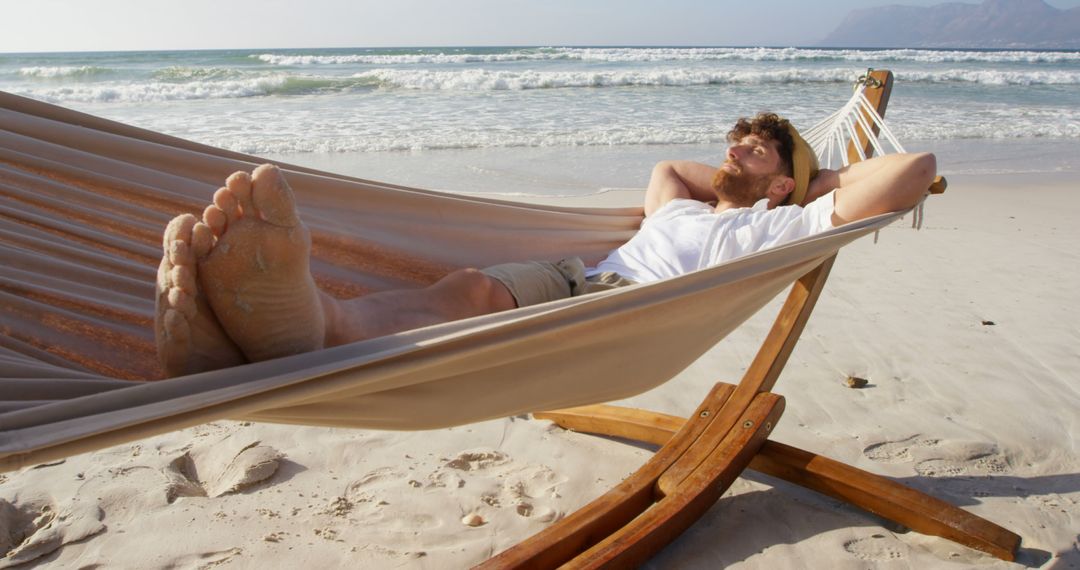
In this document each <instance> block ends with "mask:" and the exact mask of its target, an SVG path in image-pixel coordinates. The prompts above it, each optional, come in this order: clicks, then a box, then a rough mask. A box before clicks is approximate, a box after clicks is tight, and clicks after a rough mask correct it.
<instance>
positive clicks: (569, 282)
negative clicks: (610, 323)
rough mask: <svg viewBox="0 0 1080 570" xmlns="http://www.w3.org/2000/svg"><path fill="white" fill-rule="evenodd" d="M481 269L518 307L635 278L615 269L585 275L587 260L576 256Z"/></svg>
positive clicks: (631, 283) (593, 290) (631, 282)
mask: <svg viewBox="0 0 1080 570" xmlns="http://www.w3.org/2000/svg"><path fill="white" fill-rule="evenodd" d="M480 271H481V272H482V273H484V274H485V275H487V276H489V277H494V278H495V279H497V280H499V282H500V283H502V284H503V285H506V288H507V289H509V290H510V294H511V295H513V296H514V300H515V301H517V306H519V307H528V306H529V305H538V304H540V303H547V302H548V301H556V300H558V299H566V298H567V297H577V296H578V295H586V294H588V293H596V292H598V291H606V290H608V289H614V288H616V287H625V286H627V285H633V284H634V282H633V281H630V280H629V279H626V278H624V277H622V276H621V275H619V274H618V273H615V272H613V271H606V272H604V273H599V274H597V275H593V276H592V277H589V278H586V277H585V263H584V262H582V261H581V259H580V258H577V257H570V258H567V259H563V260H562V261H557V262H554V263H552V262H550V261H524V262H519V263H503V264H501V265H493V266H491V267H488V268H486V269H481V270H480Z"/></svg>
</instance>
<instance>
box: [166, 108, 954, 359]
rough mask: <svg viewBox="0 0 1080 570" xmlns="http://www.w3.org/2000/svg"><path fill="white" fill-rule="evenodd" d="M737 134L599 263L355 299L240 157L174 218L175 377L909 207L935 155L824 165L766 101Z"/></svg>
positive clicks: (454, 276) (503, 305)
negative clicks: (326, 276) (322, 275)
mask: <svg viewBox="0 0 1080 570" xmlns="http://www.w3.org/2000/svg"><path fill="white" fill-rule="evenodd" d="M728 141H729V143H730V146H729V147H728V150H727V153H726V156H725V160H724V163H723V164H722V165H721V166H720V168H719V169H717V168H715V167H711V166H708V165H705V164H700V163H694V162H686V161H668V162H661V163H660V164H658V165H657V166H656V167H655V168H654V169H653V172H652V177H651V179H650V180H649V186H648V189H647V190H646V193H645V215H646V218H645V221H644V222H643V223H642V226H641V230H640V231H639V232H638V233H637V234H636V235H635V236H634V237H633V238H632V239H631V240H630V241H628V242H627V243H626V244H624V245H623V246H621V247H619V248H618V249H616V250H615V251H613V252H612V253H611V254H610V255H609V256H608V257H607V258H606V259H605V260H603V261H602V262H600V263H599V264H598V265H597V267H595V268H589V269H586V268H585V267H584V265H583V264H582V262H581V261H580V260H578V259H576V258H573V259H565V260H562V261H559V262H555V263H552V262H546V261H545V262H525V263H511V264H504V265H498V266H494V267H489V268H487V269H484V270H477V269H463V270H459V271H455V272H452V273H450V274H449V275H447V276H446V277H444V278H442V279H441V280H439V281H438V282H436V283H435V284H433V285H431V286H430V287H427V288H425V289H414V290H401V291H383V292H379V293H374V294H371V295H366V296H363V297H357V298H354V299H348V300H344V301H343V300H339V299H335V298H334V297H331V296H330V295H328V294H326V293H324V292H322V291H320V290H319V289H318V288H317V287H316V286H315V283H314V280H313V279H312V277H311V273H310V269H309V265H308V264H309V254H310V247H311V240H310V235H309V233H308V231H307V228H306V227H305V226H304V225H303V223H301V221H300V219H299V217H298V215H297V213H296V209H295V206H294V203H293V197H292V192H291V190H290V189H289V187H288V185H287V184H286V182H285V180H284V179H283V178H282V176H281V174H280V172H279V171H278V170H277V169H276V168H275V167H273V166H270V165H264V166H261V167H259V168H257V169H256V170H255V171H254V172H253V173H252V174H251V175H248V174H247V173H245V172H237V173H235V174H233V175H232V176H230V177H229V178H228V180H227V181H226V186H225V187H224V188H221V189H220V190H218V192H217V193H216V194H215V195H214V203H213V204H211V205H210V206H208V207H207V208H206V210H205V212H204V213H203V218H202V220H201V221H200V220H198V219H196V218H195V217H194V216H192V215H190V214H187V215H183V216H180V217H177V218H176V219H174V220H173V221H172V222H170V224H169V226H168V227H167V228H166V231H165V236H164V247H165V255H164V256H163V258H162V261H161V265H160V267H159V270H158V286H157V287H158V301H157V305H158V308H157V318H156V322H155V330H156V334H157V343H158V353H159V357H160V359H161V362H162V365H163V366H164V368H165V370H166V373H167V374H168V375H169V376H175V375H180V374H190V373H194V372H200V371H203V370H211V369H216V368H222V367H226V366H232V365H235V364H239V363H242V362H246V361H252V362H253V361H260V360H266V359H270V358H277V357H280V356H285V355H289V354H297V353H301V352H307V351H311V350H318V349H321V348H324V347H329V346H336V345H340V344H345V343H349V342H355V341H359V340H363V339H367V338H374V337H378V336H383V335H387V334H392V333H395V332H400V331H403V330H409V329H414V328H419V327H422V326H428V325H432V324H437V323H441V322H447V321H451V320H457V319H462V318H467V317H472V316H477V315H483V314H489V313H494V312H499V311H504V310H509V309H513V308H515V307H519V306H526V305H531V304H536V303H541V302H546V301H550V300H554V299H559V298H564V297H568V296H573V295H580V294H585V293H590V292H594V291H598V290H602V289H606V288H611V287H618V286H623V285H628V284H632V283H636V282H650V281H656V280H660V279H665V278H668V277H673V276H676V275H682V274H684V273H687V272H689V271H694V270H697V269H701V268H704V267H708V266H711V265H715V264H717V263H720V262H723V261H725V260H728V259H733V258H735V257H738V256H740V255H744V254H747V253H752V252H755V251H760V250H762V249H765V248H768V247H773V246H776V245H779V244H782V243H785V242H787V241H790V240H793V239H797V238H799V237H804V236H808V235H812V234H814V233H817V232H820V231H823V230H825V229H828V228H831V227H834V226H839V225H841V224H845V223H848V222H852V221H855V220H859V219H862V218H866V217H869V216H874V215H877V214H882V213H886V212H891V211H897V210H903V209H906V208H909V207H911V206H913V205H915V204H916V203H917V202H918V201H919V200H920V199H921V198H922V196H923V195H924V194H925V193H926V189H927V188H928V187H929V185H930V182H931V181H932V179H933V177H934V173H935V168H936V166H935V159H934V156H933V155H931V154H900V155H890V156H886V157H879V158H874V159H871V160H867V161H864V162H861V163H857V164H854V165H852V166H849V167H846V168H843V169H841V170H839V171H832V170H821V171H820V173H816V170H817V162H816V159H814V155H813V153H812V152H811V151H810V149H809V147H808V146H807V145H806V143H805V141H803V140H802V138H801V137H799V135H798V133H797V131H795V129H794V127H792V126H791V125H790V124H789V123H788V121H786V120H785V119H782V118H780V117H778V116H777V115H774V114H769V113H763V114H759V115H758V116H757V117H755V118H754V119H753V120H747V119H740V120H739V122H738V123H737V124H736V125H735V127H734V128H733V129H732V130H731V132H730V133H728ZM815 174H816V176H815ZM786 202H790V205H783V204H784V203H786ZM803 204H806V206H805V207H803V206H802V205H803Z"/></svg>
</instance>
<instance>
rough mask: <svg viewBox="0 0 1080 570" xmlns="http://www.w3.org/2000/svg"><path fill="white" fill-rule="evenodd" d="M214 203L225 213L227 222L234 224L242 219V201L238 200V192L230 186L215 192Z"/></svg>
mask: <svg viewBox="0 0 1080 570" xmlns="http://www.w3.org/2000/svg"><path fill="white" fill-rule="evenodd" d="M214 205H215V206H217V208H218V209H219V210H221V211H222V212H224V213H225V219H226V223H227V224H229V225H232V224H234V223H236V220H238V219H240V203H239V202H237V200H236V194H234V193H233V191H232V190H229V189H228V188H219V189H218V191H217V192H214Z"/></svg>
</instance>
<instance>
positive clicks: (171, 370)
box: [158, 310, 191, 376]
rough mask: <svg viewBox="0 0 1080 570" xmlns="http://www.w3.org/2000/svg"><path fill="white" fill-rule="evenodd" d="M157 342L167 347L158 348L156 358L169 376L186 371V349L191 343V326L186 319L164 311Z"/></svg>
mask: <svg viewBox="0 0 1080 570" xmlns="http://www.w3.org/2000/svg"><path fill="white" fill-rule="evenodd" d="M158 331H159V332H158V334H160V335H161V338H159V343H161V344H163V345H164V346H166V347H168V349H167V350H159V351H158V358H160V359H161V365H162V367H163V368H164V369H165V371H166V372H167V373H168V375H169V376H177V375H179V374H183V373H184V372H186V370H185V368H186V366H187V359H188V352H189V351H188V349H189V345H190V343H191V328H190V327H189V326H188V321H187V319H186V318H185V317H184V316H182V315H181V314H180V313H178V312H176V311H173V310H168V311H165V315H164V318H163V319H162V325H161V328H160V329H158Z"/></svg>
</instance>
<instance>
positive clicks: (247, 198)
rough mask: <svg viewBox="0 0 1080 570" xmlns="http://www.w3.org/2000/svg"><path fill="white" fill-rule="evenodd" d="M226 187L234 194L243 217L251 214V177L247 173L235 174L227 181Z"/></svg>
mask: <svg viewBox="0 0 1080 570" xmlns="http://www.w3.org/2000/svg"><path fill="white" fill-rule="evenodd" d="M225 187H226V188H228V190H229V192H231V193H232V195H233V198H234V199H235V200H236V203H237V205H239V206H240V212H241V215H244V214H249V213H250V212H251V211H252V206H251V175H250V174H248V173H247V172H234V173H232V174H230V175H229V177H228V178H226V179H225Z"/></svg>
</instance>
